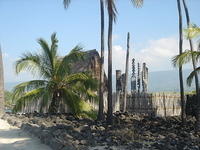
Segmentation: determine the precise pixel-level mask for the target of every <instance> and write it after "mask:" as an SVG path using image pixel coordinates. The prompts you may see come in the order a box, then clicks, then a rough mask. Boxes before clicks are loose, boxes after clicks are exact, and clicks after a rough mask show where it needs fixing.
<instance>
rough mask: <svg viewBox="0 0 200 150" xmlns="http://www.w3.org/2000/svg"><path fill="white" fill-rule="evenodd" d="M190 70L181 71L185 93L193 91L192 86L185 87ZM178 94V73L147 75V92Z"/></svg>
mask: <svg viewBox="0 0 200 150" xmlns="http://www.w3.org/2000/svg"><path fill="white" fill-rule="evenodd" d="M190 72H191V70H184V71H183V78H184V85H185V86H184V87H185V91H192V90H195V88H194V84H193V85H192V86H191V87H188V86H187V85H186V79H187V77H188V76H189V74H190ZM162 91H165V92H166V91H168V92H178V91H179V73H178V70H177V71H159V72H150V73H149V92H162Z"/></svg>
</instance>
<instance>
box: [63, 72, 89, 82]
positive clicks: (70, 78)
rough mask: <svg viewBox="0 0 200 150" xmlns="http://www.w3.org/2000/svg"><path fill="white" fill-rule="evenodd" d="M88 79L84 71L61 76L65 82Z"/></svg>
mask: <svg viewBox="0 0 200 150" xmlns="http://www.w3.org/2000/svg"><path fill="white" fill-rule="evenodd" d="M87 80H88V76H87V75H86V74H85V73H76V74H70V75H68V76H66V77H65V78H63V82H64V83H66V84H73V83H77V82H79V81H80V82H85V81H87Z"/></svg>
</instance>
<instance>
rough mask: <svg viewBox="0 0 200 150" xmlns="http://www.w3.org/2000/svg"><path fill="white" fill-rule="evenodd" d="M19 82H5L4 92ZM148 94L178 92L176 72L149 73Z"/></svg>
mask: <svg viewBox="0 0 200 150" xmlns="http://www.w3.org/2000/svg"><path fill="white" fill-rule="evenodd" d="M190 72H191V70H184V71H183V75H184V81H186V78H187V76H188V75H189V73H190ZM130 77H131V75H129V83H128V89H129V91H130V89H131V84H130ZM115 79H116V77H115V75H113V89H114V91H115V87H116V81H115ZM19 83H20V82H7V83H5V89H6V90H9V91H10V90H12V88H13V87H14V86H16V85H17V84H19ZM192 90H195V88H194V84H193V85H192V87H191V88H189V87H187V86H186V83H185V91H192ZM148 91H149V92H179V79H178V71H157V72H150V73H149V89H148Z"/></svg>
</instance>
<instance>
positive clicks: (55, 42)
mask: <svg viewBox="0 0 200 150" xmlns="http://www.w3.org/2000/svg"><path fill="white" fill-rule="evenodd" d="M57 50H58V39H57V38H56V33H53V34H52V35H51V50H50V51H51V55H52V57H53V58H56V57H57Z"/></svg>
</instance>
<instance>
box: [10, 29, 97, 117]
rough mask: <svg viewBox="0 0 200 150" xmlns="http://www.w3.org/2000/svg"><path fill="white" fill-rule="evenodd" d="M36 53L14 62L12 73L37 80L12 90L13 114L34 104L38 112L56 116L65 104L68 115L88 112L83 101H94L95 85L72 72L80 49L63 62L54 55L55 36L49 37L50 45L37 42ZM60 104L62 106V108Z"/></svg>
mask: <svg viewBox="0 0 200 150" xmlns="http://www.w3.org/2000/svg"><path fill="white" fill-rule="evenodd" d="M38 43H39V45H40V50H41V51H40V52H36V53H32V52H27V53H24V54H23V55H22V57H21V58H20V59H19V60H17V62H16V64H15V69H16V73H17V74H19V73H20V72H22V71H28V72H31V73H32V74H33V75H37V76H39V77H40V78H41V79H38V80H32V81H28V82H23V83H21V84H19V85H17V86H16V87H15V88H14V90H13V100H14V101H15V102H16V103H15V106H14V109H13V110H14V111H15V112H17V111H21V110H22V109H23V108H24V107H26V105H28V104H31V103H32V102H34V101H39V102H40V112H44V111H45V109H47V110H48V112H50V113H57V112H60V111H61V110H60V109H59V108H63V105H64V104H66V105H67V106H68V107H69V109H70V111H71V112H73V113H74V114H76V115H77V114H79V113H81V112H83V111H86V110H90V109H89V108H90V107H89V104H87V103H86V100H90V99H95V98H97V96H96V94H95V91H96V90H97V81H96V80H95V79H93V78H92V77H91V76H90V75H89V73H86V72H79V73H76V72H74V71H73V68H72V67H73V64H74V63H75V62H77V61H79V60H82V59H84V55H85V52H83V51H82V47H80V46H75V47H74V48H73V49H72V50H71V51H70V52H69V54H67V55H66V56H64V57H63V58H62V57H60V56H59V55H58V40H57V37H56V34H55V33H53V34H52V35H51V44H50V45H49V44H48V42H47V41H46V40H44V39H42V38H40V39H39V40H38ZM63 103H64V104H63Z"/></svg>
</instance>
